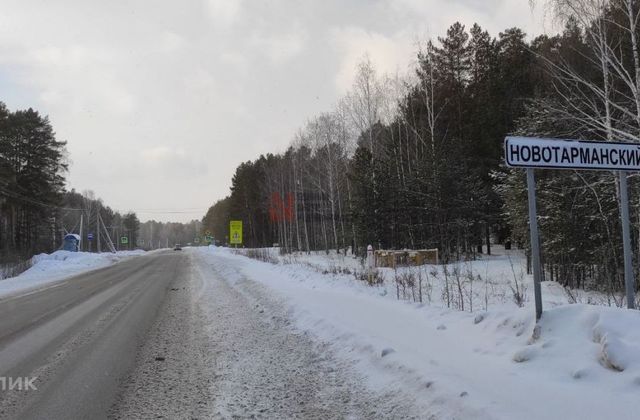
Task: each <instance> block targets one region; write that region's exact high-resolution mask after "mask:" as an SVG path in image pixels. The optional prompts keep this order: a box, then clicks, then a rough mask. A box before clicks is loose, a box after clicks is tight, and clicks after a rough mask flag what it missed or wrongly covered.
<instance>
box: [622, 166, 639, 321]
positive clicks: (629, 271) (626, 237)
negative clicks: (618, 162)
mask: <svg viewBox="0 0 640 420" xmlns="http://www.w3.org/2000/svg"><path fill="white" fill-rule="evenodd" d="M618 177H619V178H620V217H621V218H622V247H623V249H624V286H625V291H626V295H627V308H629V309H633V308H634V306H635V290H634V287H633V286H634V282H635V281H634V278H633V260H632V257H631V228H630V226H629V225H630V223H629V188H628V186H627V173H626V172H625V171H620V172H619V173H618Z"/></svg>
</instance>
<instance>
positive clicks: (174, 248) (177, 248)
mask: <svg viewBox="0 0 640 420" xmlns="http://www.w3.org/2000/svg"><path fill="white" fill-rule="evenodd" d="M173 250H174V251H182V247H181V246H180V244H176V246H174V247H173Z"/></svg>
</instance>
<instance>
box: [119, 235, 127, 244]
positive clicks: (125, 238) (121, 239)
mask: <svg viewBox="0 0 640 420" xmlns="http://www.w3.org/2000/svg"><path fill="white" fill-rule="evenodd" d="M120 243H121V244H122V245H127V244H128V243H129V238H127V237H126V236H121V237H120Z"/></svg>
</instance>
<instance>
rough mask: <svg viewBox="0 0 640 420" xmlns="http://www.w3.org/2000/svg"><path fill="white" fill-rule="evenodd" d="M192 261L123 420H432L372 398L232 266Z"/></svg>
mask: <svg viewBox="0 0 640 420" xmlns="http://www.w3.org/2000/svg"><path fill="white" fill-rule="evenodd" d="M188 253H189V255H190V257H191V270H192V276H191V278H190V279H189V280H188V281H187V282H185V283H183V284H182V285H179V287H178V285H176V286H174V287H173V289H175V290H173V289H172V293H170V294H169V296H168V298H167V301H166V302H165V305H164V306H163V310H162V313H161V315H160V316H159V318H158V320H157V322H156V324H155V325H154V327H153V328H152V331H151V333H150V335H149V339H148V340H147V342H146V344H145V346H144V347H143V349H142V351H141V353H140V355H139V361H138V363H137V368H136V369H135V370H134V371H133V372H132V373H131V374H130V375H129V378H128V379H127V381H126V384H125V386H124V387H123V390H124V391H123V393H122V395H121V400H120V401H119V402H118V404H117V406H116V408H115V412H114V413H113V415H114V416H115V417H118V418H153V417H158V416H163V417H165V418H189V417H191V418H208V417H211V418H225V419H226V418H270V419H285V418H286V419H295V418H304V419H309V418H311V419H328V418H354V419H379V418H398V419H400V418H401V419H410V418H429V415H428V413H427V412H425V411H422V410H419V409H418V407H417V405H416V401H414V400H413V398H411V397H409V398H408V397H407V396H406V395H404V394H403V393H402V392H400V391H398V390H393V389H391V390H387V391H386V392H380V391H374V390H372V389H370V388H369V387H368V386H367V384H366V381H365V379H364V378H363V377H362V376H361V375H360V374H359V373H358V371H357V370H355V369H354V368H353V367H352V366H350V365H349V363H347V361H345V360H344V359H340V358H337V357H336V355H335V354H334V353H333V351H332V350H331V348H330V346H329V345H328V344H327V343H323V342H319V341H315V340H314V339H312V337H310V336H309V334H308V333H304V332H300V331H299V330H297V329H296V328H294V325H293V322H292V319H291V316H290V314H289V313H287V309H286V308H287V306H288V305H286V304H285V303H284V302H282V301H280V300H279V299H278V298H276V297H275V295H274V294H273V293H271V292H270V291H269V290H268V289H267V288H266V287H265V286H263V285H261V284H259V283H257V282H256V281H253V280H251V279H248V278H246V277H241V278H238V277H237V276H229V270H234V265H233V262H232V261H230V260H229V259H227V258H224V256H220V257H214V258H213V259H209V258H207V259H205V258H203V257H202V255H199V254H197V253H195V252H190V251H188ZM157 358H162V360H161V361H158V360H157Z"/></svg>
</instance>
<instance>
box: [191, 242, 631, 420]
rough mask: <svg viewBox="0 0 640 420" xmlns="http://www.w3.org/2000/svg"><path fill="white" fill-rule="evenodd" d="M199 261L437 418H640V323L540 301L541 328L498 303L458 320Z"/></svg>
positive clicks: (264, 269)
mask: <svg viewBox="0 0 640 420" xmlns="http://www.w3.org/2000/svg"><path fill="white" fill-rule="evenodd" d="M195 252H197V253H198V254H199V255H200V256H201V257H202V258H203V259H204V260H205V261H207V263H208V264H210V265H211V266H212V269H213V267H215V269H216V270H217V271H219V272H222V273H223V274H224V275H225V277H226V278H227V280H228V281H229V282H230V283H231V284H234V281H236V280H239V279H242V278H250V279H252V280H254V281H256V282H259V283H261V284H264V285H266V286H268V287H269V289H270V290H272V292H273V293H274V296H277V297H279V298H281V299H284V301H285V302H286V304H288V305H290V308H291V311H292V316H293V318H294V319H295V320H296V326H297V328H299V329H301V330H303V331H308V332H310V333H311V334H312V335H314V336H315V337H317V338H318V339H320V340H322V341H325V342H330V343H333V348H334V349H335V350H336V352H337V353H338V354H339V355H341V356H342V357H344V358H346V359H347V360H349V361H350V362H352V363H353V365H355V366H357V367H358V368H359V369H360V370H361V371H362V372H363V373H364V374H365V375H367V376H368V377H369V378H370V383H371V384H372V386H374V387H376V386H378V387H381V388H383V389H391V388H393V389H395V388H401V389H404V390H406V392H407V393H408V394H411V395H413V396H414V397H415V399H416V400H418V401H423V402H424V401H428V403H429V404H428V405H429V407H431V409H432V410H433V412H431V413H429V415H433V416H435V418H474V419H482V418H487V419H489V418H491V419H494V418H498V419H515V418H517V419H540V418H545V419H553V418H557V419H580V420H585V419H601V418H618V419H631V418H636V415H635V407H636V404H637V397H638V395H639V393H640V312H637V311H628V310H624V309H617V308H608V307H602V306H591V305H568V304H563V303H562V302H561V296H562V295H561V294H554V293H552V290H545V292H546V293H547V303H548V305H547V307H546V310H545V313H544V316H543V318H542V320H541V322H540V323H539V324H538V325H537V326H536V324H535V322H534V312H533V309H532V308H531V307H530V305H527V306H525V307H524V308H519V307H517V306H515V305H514V304H513V303H512V302H505V303H504V304H500V303H499V300H494V303H493V305H492V306H491V307H490V310H489V311H482V312H476V313H469V312H461V311H456V310H451V309H447V308H442V307H438V306H437V305H431V306H430V305H420V304H416V303H409V302H406V301H397V300H395V296H390V295H391V293H390V292H388V291H387V286H384V285H383V286H382V287H377V288H372V287H368V286H365V285H363V284H362V282H358V281H355V280H353V276H351V277H349V276H344V275H326V274H322V273H320V272H318V271H317V270H314V269H313V268H311V267H309V266H305V265H301V264H290V265H283V264H278V265H274V264H268V263H262V262H258V261H255V260H250V259H247V258H245V257H242V256H239V255H235V254H233V253H232V252H230V251H229V250H226V249H215V250H208V249H197V250H196V251H195ZM316 258H318V257H314V259H316ZM486 264H487V266H486V272H487V273H488V274H487V276H488V277H490V278H491V276H492V275H491V274H490V273H492V272H493V273H498V272H501V271H502V269H504V268H505V264H504V261H503V260H500V259H499V258H496V259H493V260H492V259H489V260H488V261H487V262H486ZM508 269H509V270H511V264H510V263H509V266H508ZM554 305H555V307H552V306H554Z"/></svg>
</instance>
